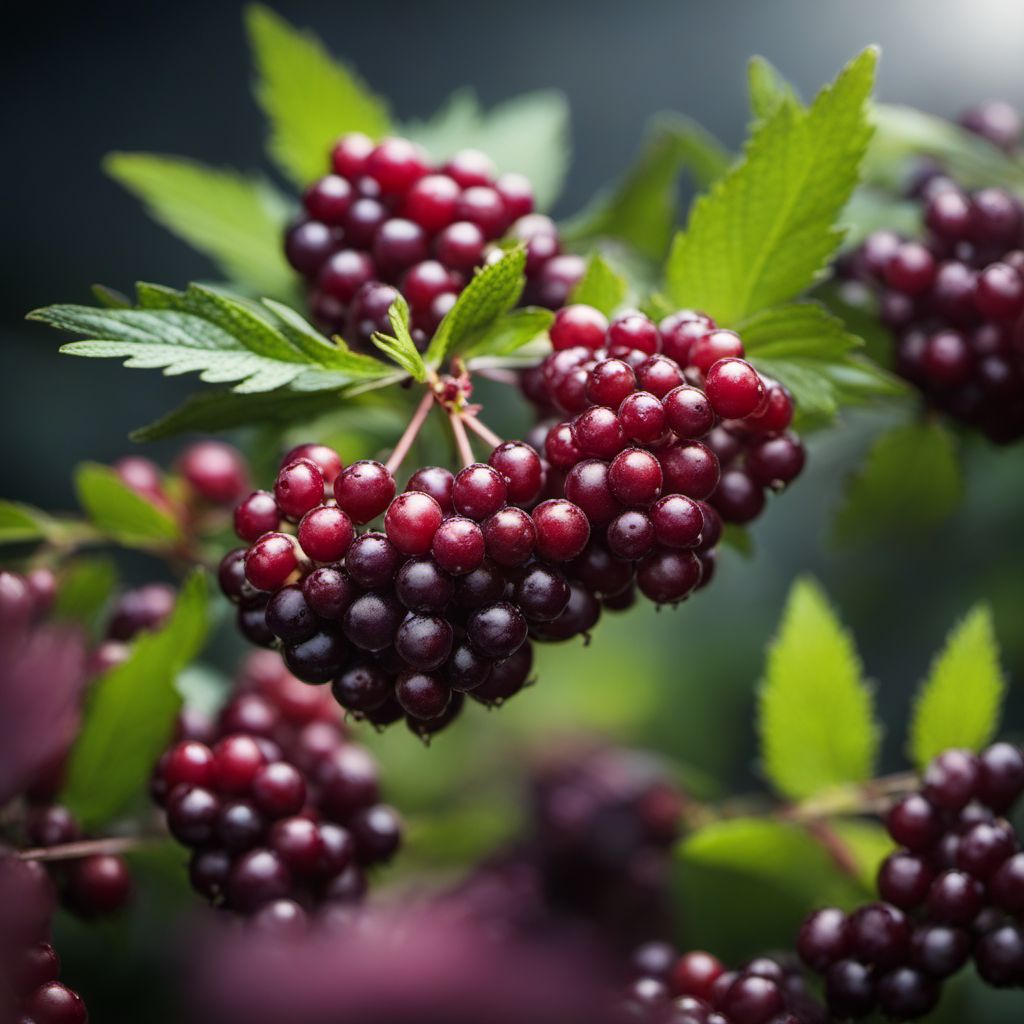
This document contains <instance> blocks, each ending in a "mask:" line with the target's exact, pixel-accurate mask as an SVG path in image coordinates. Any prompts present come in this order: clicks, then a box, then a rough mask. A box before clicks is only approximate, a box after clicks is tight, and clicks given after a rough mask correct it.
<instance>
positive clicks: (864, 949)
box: [846, 903, 910, 968]
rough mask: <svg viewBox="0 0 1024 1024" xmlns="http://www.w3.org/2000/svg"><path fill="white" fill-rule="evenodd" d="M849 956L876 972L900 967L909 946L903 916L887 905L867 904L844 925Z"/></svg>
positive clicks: (900, 912)
mask: <svg viewBox="0 0 1024 1024" xmlns="http://www.w3.org/2000/svg"><path fill="white" fill-rule="evenodd" d="M846 931H847V939H848V941H849V943H850V950H851V952H852V953H853V954H854V955H855V956H856V957H857V959H858V960H860V961H861V962H862V963H867V964H872V965H874V966H876V967H879V968H887V967H895V966H896V965H898V964H900V963H902V962H903V961H904V960H905V958H906V954H907V951H908V949H909V944H910V927H909V925H908V923H907V919H906V917H905V916H904V914H903V912H902V911H900V910H898V909H897V908H896V907H893V906H890V905H889V904H887V903H869V904H867V905H865V906H863V907H860V908H859V909H858V910H855V911H854V912H853V913H852V914H851V915H850V918H849V921H848V922H847V925H846Z"/></svg>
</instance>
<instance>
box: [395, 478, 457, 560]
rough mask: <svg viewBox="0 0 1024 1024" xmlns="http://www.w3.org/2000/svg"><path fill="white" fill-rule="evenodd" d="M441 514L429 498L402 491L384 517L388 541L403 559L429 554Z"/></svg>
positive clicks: (421, 494)
mask: <svg viewBox="0 0 1024 1024" xmlns="http://www.w3.org/2000/svg"><path fill="white" fill-rule="evenodd" d="M443 517H444V513H443V512H442V510H441V506H440V505H439V504H438V503H437V502H436V501H435V500H434V499H433V498H432V497H430V495H429V494H424V493H422V492H420V491H406V492H405V493H404V494H400V495H398V497H397V498H395V499H394V501H392V502H391V504H390V505H389V506H388V510H387V512H386V513H385V514H384V531H385V532H386V533H387V535H388V540H390V541H391V543H392V544H394V546H395V547H396V548H397V549H398V550H399V551H400V552H402V554H405V555H423V554H426V553H427V552H428V551H429V550H430V545H431V543H432V542H433V539H434V534H435V533H436V532H437V528H438V527H439V526H440V525H441V520H442V519H443Z"/></svg>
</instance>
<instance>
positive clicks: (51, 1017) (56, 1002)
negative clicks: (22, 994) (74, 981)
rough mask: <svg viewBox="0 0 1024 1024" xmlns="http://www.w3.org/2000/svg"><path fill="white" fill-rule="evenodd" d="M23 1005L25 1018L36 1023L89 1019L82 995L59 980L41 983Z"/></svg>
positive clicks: (72, 1023)
mask: <svg viewBox="0 0 1024 1024" xmlns="http://www.w3.org/2000/svg"><path fill="white" fill-rule="evenodd" d="M22 1005H23V1007H24V1010H25V1013H26V1015H27V1016H26V1018H25V1019H27V1020H31V1021H33V1022H35V1024H86V1021H87V1020H88V1019H89V1015H88V1013H86V1010H85V1003H83V1002H82V998H81V996H79V995H78V993H77V992H73V991H72V990H71V989H69V988H68V987H67V986H66V985H62V984H61V983H60V982H59V981H50V982H47V983H46V984H45V985H41V986H40V987H39V988H37V989H36V990H35V991H34V992H32V993H31V995H29V996H28V998H27V999H26V1000H25V1001H24V1003H23V1004H22Z"/></svg>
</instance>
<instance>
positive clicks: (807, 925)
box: [797, 907, 849, 972]
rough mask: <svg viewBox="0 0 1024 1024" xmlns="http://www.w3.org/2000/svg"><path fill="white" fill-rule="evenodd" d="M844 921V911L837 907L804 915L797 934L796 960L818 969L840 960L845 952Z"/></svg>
mask: <svg viewBox="0 0 1024 1024" xmlns="http://www.w3.org/2000/svg"><path fill="white" fill-rule="evenodd" d="M846 923H847V921H846V914H844V913H843V912H842V911H841V910H839V909H838V908H837V907H825V908H823V909H822V910H816V911H814V912H813V913H812V914H808V916H807V917H806V918H805V919H804V922H803V924H802V925H801V926H800V933H799V935H798V937H797V952H798V953H799V954H800V959H801V960H803V962H804V963H805V964H807V966H808V967H810V968H811V969H812V970H815V971H819V972H821V971H824V970H825V968H826V967H828V966H830V965H831V964H834V963H836V962H837V961H839V960H841V959H843V957H845V956H846V955H847V954H848V952H849V941H848V939H847V929H846Z"/></svg>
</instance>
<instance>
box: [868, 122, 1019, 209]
mask: <svg viewBox="0 0 1024 1024" xmlns="http://www.w3.org/2000/svg"><path fill="white" fill-rule="evenodd" d="M871 118H872V121H873V122H874V124H875V137H874V140H873V141H872V144H871V148H870V149H869V151H868V155H867V159H866V160H865V162H864V175H865V178H866V180H867V181H870V182H874V183H876V184H880V185H884V186H886V187H887V188H890V189H892V188H895V189H897V190H902V188H903V187H904V185H905V184H906V175H907V172H908V170H909V169H910V166H911V162H912V160H913V158H915V157H920V156H929V157H933V158H934V159H936V160H937V161H939V162H940V163H941V164H942V166H943V167H945V168H946V169H947V171H948V172H949V173H950V174H951V175H952V176H953V177H954V178H956V180H957V181H958V182H959V183H960V184H961V185H962V186H963V187H964V188H981V187H983V186H986V185H999V186H1001V187H1004V188H1005V187H1011V188H1016V189H1020V188H1022V187H1024V162H1022V161H1021V160H1020V159H1019V158H1014V157H1010V156H1007V155H1006V154H1005V153H1003V152H1002V150H1000V149H999V148H997V147H996V146H993V145H992V143H991V142H988V141H987V140H986V139H983V138H981V137H980V136H978V135H975V134H974V133H973V132H969V131H967V130H966V129H964V128H961V127H960V126H959V125H956V124H954V123H953V122H952V121H947V120H946V119H945V118H942V117H935V116H934V115H932V114H926V113H925V112H924V111H921V110H916V109H914V108H913V107H901V106H893V105H891V104H886V103H877V104H875V105H874V106H873V107H872V110H871Z"/></svg>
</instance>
